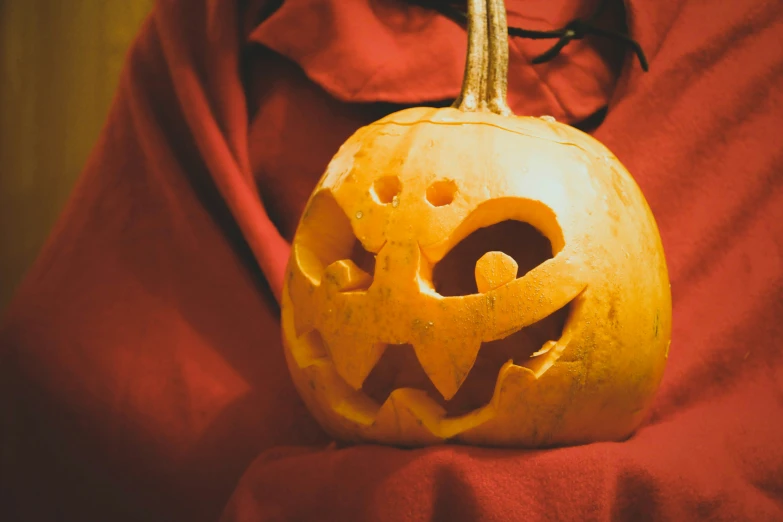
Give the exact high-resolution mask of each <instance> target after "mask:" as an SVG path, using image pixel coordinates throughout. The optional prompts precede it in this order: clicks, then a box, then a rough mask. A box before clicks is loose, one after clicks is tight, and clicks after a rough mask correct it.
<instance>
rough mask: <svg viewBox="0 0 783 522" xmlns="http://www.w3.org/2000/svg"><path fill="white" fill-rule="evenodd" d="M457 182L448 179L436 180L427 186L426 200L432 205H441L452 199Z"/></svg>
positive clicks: (455, 192) (448, 202) (455, 191)
mask: <svg viewBox="0 0 783 522" xmlns="http://www.w3.org/2000/svg"><path fill="white" fill-rule="evenodd" d="M456 194H457V184H456V183H454V182H453V181H451V180H450V179H447V180H441V181H436V182H435V183H433V184H432V185H430V186H429V188H427V201H429V202H430V205H432V206H433V207H443V206H445V205H448V204H450V203H451V202H452V201H454V196H455V195H456Z"/></svg>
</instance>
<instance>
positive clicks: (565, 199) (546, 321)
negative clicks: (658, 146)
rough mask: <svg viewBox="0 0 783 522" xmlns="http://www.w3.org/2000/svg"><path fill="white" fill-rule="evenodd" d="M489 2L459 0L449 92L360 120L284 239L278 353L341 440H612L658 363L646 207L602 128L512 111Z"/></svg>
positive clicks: (503, 49) (498, 17)
mask: <svg viewBox="0 0 783 522" xmlns="http://www.w3.org/2000/svg"><path fill="white" fill-rule="evenodd" d="M485 1H487V0H478V1H471V2H470V3H469V15H470V18H469V47H468V60H467V67H466V74H465V81H464V84H463V89H462V94H461V95H460V98H459V99H458V100H457V102H455V107H453V108H444V109H432V108H414V109H408V110H404V111H401V112H398V113H395V114H392V115H390V116H388V117H386V118H383V119H382V120H380V121H378V122H375V123H373V124H371V125H369V126H367V127H364V128H361V129H359V130H358V131H357V132H356V133H355V134H354V135H353V136H352V137H351V138H350V139H348V141H347V142H346V143H345V144H343V146H342V147H341V148H340V150H339V151H338V152H337V154H336V155H335V157H334V159H333V160H332V161H331V163H330V164H329V166H328V168H327V171H326V173H325V174H324V176H323V177H322V179H321V180H320V182H319V183H318V185H317V187H316V188H315V190H314V192H313V195H312V197H311V199H310V201H309V203H308V205H307V207H306V210H305V212H304V214H303V216H302V218H301V221H300V224H299V227H298V229H297V232H296V236H295V238H294V241H293V248H292V255H291V260H290V262H289V267H288V272H287V278H286V284H285V288H284V292H283V300H282V323H283V338H284V345H285V353H286V358H287V361H288V365H289V368H290V371H291V375H292V376H293V380H294V382H295V384H296V387H297V389H298V391H299V392H300V394H301V396H302V397H303V399H304V401H305V403H306V404H307V406H308V408H309V409H310V411H311V412H312V413H313V415H314V416H315V417H316V418H317V419H318V421H319V422H320V423H321V424H322V425H323V426H324V427H325V428H326V429H327V430H328V431H329V432H330V433H332V434H333V435H334V436H335V437H337V438H340V439H343V440H357V441H358V440H366V441H377V442H383V443H389V444H399V445H422V444H430V443H436V442H439V441H444V440H455V441H461V442H466V443H473V444H485V445H516V446H548V445H558V444H574V443H583V442H588V441H596V440H618V439H623V438H625V437H627V436H628V435H630V434H631V433H632V432H633V430H634V429H635V428H636V427H637V426H638V425H639V423H640V422H641V421H642V419H643V415H644V413H645V411H646V409H647V407H648V406H649V404H650V401H651V398H652V396H653V394H654V392H655V390H656V389H657V387H658V384H659V382H660V379H661V377H662V373H663V369H664V365H665V360H666V357H667V352H668V347H669V340H670V332H671V296H670V289H669V282H668V275H667V269H666V263H665V259H664V254H663V249H662V246H661V242H660V238H659V235H658V230H657V228H656V224H655V221H654V219H653V216H652V214H651V212H650V209H649V208H648V206H647V203H646V202H645V199H644V197H643V195H642V193H641V191H640V190H639V188H638V187H637V185H636V184H635V182H634V181H633V179H632V178H631V176H630V175H629V173H628V172H627V171H626V170H625V168H623V166H622V165H621V164H620V162H619V161H618V160H617V158H616V157H614V156H613V155H612V154H611V153H610V152H609V151H608V150H607V149H606V148H605V147H604V146H603V145H602V144H601V143H599V142H598V141H596V140H595V139H593V138H591V137H590V136H588V135H586V134H584V133H582V132H580V131H578V130H576V129H574V128H572V127H570V126H568V125H565V124H561V123H557V122H555V121H553V120H552V119H551V118H532V117H516V116H513V115H511V112H510V110H509V109H508V107H507V106H506V102H505V88H506V87H505V82H506V80H505V76H506V70H505V68H506V66H507V65H506V64H507V52H508V48H507V39H506V22H505V10H504V7H503V2H502V0H488V2H487V4H486V5H485V4H484V3H483V2H485ZM487 15H489V16H487ZM487 35H488V36H487ZM496 247H497V248H496ZM460 269H461V272H460Z"/></svg>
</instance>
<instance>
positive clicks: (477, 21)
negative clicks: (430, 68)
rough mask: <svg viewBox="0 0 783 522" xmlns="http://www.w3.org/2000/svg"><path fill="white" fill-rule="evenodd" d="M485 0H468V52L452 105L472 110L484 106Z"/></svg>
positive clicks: (485, 68) (486, 49) (486, 55)
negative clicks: (457, 91) (459, 84)
mask: <svg viewBox="0 0 783 522" xmlns="http://www.w3.org/2000/svg"><path fill="white" fill-rule="evenodd" d="M486 2H487V0H468V54H467V58H466V60H465V75H464V76H463V77H462V90H461V91H460V93H459V97H457V99H456V100H455V101H454V105H453V107H456V108H458V109H459V110H461V111H466V112H473V111H477V110H481V109H483V108H484V105H485V101H486V97H485V96H486V95H485V90H486V71H487V65H486V64H487V61H488V60H487V57H488V54H489V49H488V45H487V44H488V39H487V32H488V30H487V3H486Z"/></svg>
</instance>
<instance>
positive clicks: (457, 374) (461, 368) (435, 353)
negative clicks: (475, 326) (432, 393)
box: [414, 339, 481, 400]
mask: <svg viewBox="0 0 783 522" xmlns="http://www.w3.org/2000/svg"><path fill="white" fill-rule="evenodd" d="M479 348H481V340H480V339H450V340H449V342H438V343H432V344H429V343H427V344H416V345H414V350H415V351H416V357H417V358H418V359H419V364H421V367H422V368H423V369H424V372H425V373H426V374H427V377H429V379H430V381H432V384H433V385H435V388H436V389H437V390H438V391H439V392H440V394H441V395H442V396H443V398H444V399H446V400H450V399H451V398H452V397H454V394H456V393H457V390H459V388H460V386H462V383H463V382H464V381H465V377H467V376H468V372H469V371H470V369H471V368H472V367H473V363H475V362H476V355H478V351H479Z"/></svg>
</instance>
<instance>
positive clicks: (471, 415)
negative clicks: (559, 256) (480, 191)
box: [284, 296, 578, 439]
mask: <svg viewBox="0 0 783 522" xmlns="http://www.w3.org/2000/svg"><path fill="white" fill-rule="evenodd" d="M576 299H578V296H577V297H575V298H574V300H576ZM573 305H574V301H571V302H569V303H568V304H567V305H566V306H564V307H562V308H560V309H559V310H557V311H556V312H555V313H554V314H552V315H550V316H548V317H547V318H545V319H544V320H542V321H539V322H538V323H535V324H533V325H530V326H529V327H527V328H523V329H521V330H519V331H518V332H516V333H514V334H512V335H509V336H507V337H505V338H503V339H500V340H497V341H490V342H486V343H482V346H481V349H480V350H479V355H478V357H477V358H476V363H475V364H474V366H473V368H472V369H471V370H470V372H469V373H468V376H467V377H466V378H465V381H464V382H463V384H462V386H461V387H460V389H459V390H458V391H457V393H456V394H455V395H454V396H453V397H452V398H451V399H450V400H446V399H444V397H443V396H442V395H441V394H440V393H439V392H438V390H437V389H436V388H435V386H434V385H433V383H432V381H431V380H430V379H429V378H428V376H427V374H426V372H425V371H424V369H423V368H422V366H421V364H419V362H418V359H417V357H416V354H415V352H414V350H413V347H412V346H411V345H388V346H385V347H384V353H383V356H381V358H380V359H379V360H378V362H377V364H376V365H375V366H374V368H373V370H372V371H371V372H370V375H369V376H368V377H367V379H366V380H365V382H364V384H363V386H362V387H361V388H360V389H358V390H357V389H355V388H353V387H352V386H350V385H349V384H348V383H347V382H346V381H345V380H344V379H343V378H342V377H341V376H340V375H339V373H338V372H337V370H336V368H335V365H334V363H333V361H332V359H331V356H330V350H329V347H328V346H327V345H326V344H325V343H324V341H323V338H322V337H321V335H320V334H319V332H318V331H317V330H315V329H314V330H311V331H310V332H308V333H307V334H305V335H302V336H300V337H299V339H298V342H297V349H295V350H292V354H293V355H295V360H296V362H297V366H299V368H300V369H301V370H302V371H304V373H305V374H306V375H308V377H309V379H308V381H309V385H310V386H311V387H312V388H316V387H318V386H322V387H323V389H321V390H320V393H318V396H319V397H320V398H321V400H325V401H328V403H329V404H327V405H326V406H328V407H329V408H330V409H332V410H334V411H336V412H338V413H339V414H340V415H341V416H343V417H345V418H347V419H350V420H352V421H354V422H356V423H358V424H361V425H365V426H367V427H368V428H369V427H371V426H373V425H374V424H375V423H378V422H389V421H390V419H394V422H396V423H397V424H398V425H399V424H400V423H401V422H403V423H404V421H401V420H400V419H401V418H408V419H409V422H415V423H416V424H418V425H419V426H421V427H422V428H424V429H426V431H427V432H429V433H430V434H431V435H433V436H435V437H437V438H440V439H448V438H452V437H454V436H455V435H457V434H459V433H461V432H463V431H465V430H467V429H470V428H471V427H476V426H479V425H481V424H483V423H484V422H486V421H488V420H489V419H491V418H493V417H494V416H495V414H496V412H497V409H498V407H499V403H500V401H501V395H502V393H501V390H503V389H504V388H505V386H504V385H505V383H506V382H507V381H508V380H519V379H523V380H537V379H539V378H540V377H541V376H542V375H544V374H545V373H546V371H547V370H548V369H549V368H550V367H551V366H552V365H553V364H554V363H555V362H556V361H557V360H558V358H559V357H560V355H561V353H562V352H563V351H564V350H565V348H566V347H567V346H568V343H569V341H570V338H571V335H570V330H571V327H570V325H569V318H570V317H571V316H572V315H573V314H572V310H571V308H572V306H573ZM284 326H285V327H286V329H289V330H293V325H292V320H291V318H290V317H289V318H285V317H284ZM555 330H559V331H561V332H562V334H561V335H559V336H556V335H552V336H551V337H554V338H556V339H557V340H552V339H547V340H546V341H545V342H543V343H539V340H540V339H542V338H545V337H548V336H549V333H550V332H554V331H555ZM533 346H538V347H539V349H537V350H535V351H533V348H532V347H533Z"/></svg>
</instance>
